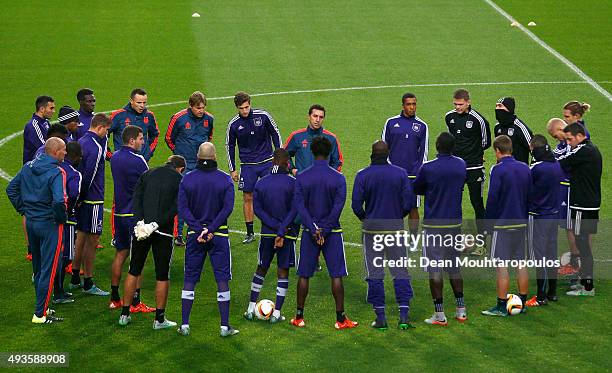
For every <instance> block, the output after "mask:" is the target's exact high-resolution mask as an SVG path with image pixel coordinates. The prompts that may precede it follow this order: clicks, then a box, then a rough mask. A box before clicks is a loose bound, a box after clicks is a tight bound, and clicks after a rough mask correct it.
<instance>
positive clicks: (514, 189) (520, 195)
mask: <svg viewBox="0 0 612 373" xmlns="http://www.w3.org/2000/svg"><path fill="white" fill-rule="evenodd" d="M530 187H531V172H530V170H529V166H527V165H526V164H525V163H523V162H519V161H517V160H516V159H514V158H513V157H512V156H508V157H503V158H502V159H501V160H500V161H499V163H498V164H496V165H495V166H493V167H491V179H490V181H489V194H488V197H487V207H486V211H487V214H486V218H487V219H489V220H492V221H493V222H494V228H495V229H512V228H516V227H515V225H521V226H525V224H526V222H527V215H528V214H527V213H528V211H527V210H528V208H527V201H528V197H529V188H530Z"/></svg>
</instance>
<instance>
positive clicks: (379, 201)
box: [351, 158, 415, 317]
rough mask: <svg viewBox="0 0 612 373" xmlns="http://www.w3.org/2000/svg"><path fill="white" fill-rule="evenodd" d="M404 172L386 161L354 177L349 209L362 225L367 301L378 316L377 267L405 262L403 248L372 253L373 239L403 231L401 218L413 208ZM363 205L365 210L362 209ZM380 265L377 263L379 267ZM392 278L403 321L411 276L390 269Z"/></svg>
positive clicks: (381, 302) (381, 296)
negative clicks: (350, 208) (383, 263)
mask: <svg viewBox="0 0 612 373" xmlns="http://www.w3.org/2000/svg"><path fill="white" fill-rule="evenodd" d="M407 176H408V175H407V174H406V171H405V170H404V169H403V168H400V167H397V166H394V165H391V164H389V162H388V161H387V159H386V158H382V159H373V160H372V164H371V165H370V166H368V167H366V168H364V169H362V170H360V171H359V172H358V173H357V175H356V176H355V183H354V185H353V197H352V204H351V207H352V209H353V212H354V213H355V215H356V216H357V217H358V218H359V220H362V221H363V230H364V233H363V245H364V261H365V267H366V272H367V274H366V279H365V280H366V281H367V283H368V293H367V300H368V303H370V304H371V305H372V307H373V308H374V311H375V312H376V313H377V315H378V314H380V313H381V312H384V311H382V310H384V308H385V286H384V282H383V281H384V277H385V271H384V267H380V263H382V260H383V259H384V258H385V257H386V258H387V259H389V260H396V261H397V260H405V259H406V258H407V253H406V249H405V248H404V247H403V245H400V246H397V245H395V244H394V245H392V246H386V245H385V247H384V249H385V250H375V249H374V245H373V244H374V236H375V235H376V234H377V233H378V234H382V233H384V232H387V233H388V232H392V231H399V230H402V229H403V226H404V221H403V218H404V217H405V216H406V215H408V213H409V212H410V210H411V209H412V208H414V207H415V206H414V204H413V199H412V186H411V183H410V181H409V180H408V177H407ZM364 204H365V210H364V208H363V206H364ZM379 262H380V263H379ZM389 271H390V273H391V276H392V277H393V286H394V289H395V298H396V301H397V303H398V304H399V308H400V313H401V317H406V316H407V313H408V309H409V303H410V299H411V298H412V295H413V292H412V286H411V284H410V276H409V274H408V270H407V269H406V268H405V267H399V268H395V267H393V268H389Z"/></svg>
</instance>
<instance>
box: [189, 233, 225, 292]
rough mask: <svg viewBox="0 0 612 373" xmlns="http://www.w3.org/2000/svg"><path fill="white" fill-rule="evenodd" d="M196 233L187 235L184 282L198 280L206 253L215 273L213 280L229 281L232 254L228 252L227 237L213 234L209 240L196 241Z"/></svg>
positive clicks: (195, 281)
mask: <svg viewBox="0 0 612 373" xmlns="http://www.w3.org/2000/svg"><path fill="white" fill-rule="evenodd" d="M197 238H198V235H197V234H196V233H191V234H188V235H187V247H186V249H185V282H190V283H193V284H195V283H197V282H200V275H201V274H202V268H203V267H204V260H205V259H206V256H207V255H208V256H209V257H210V264H211V265H212V269H213V272H214V274H215V281H217V282H222V281H229V280H231V279H232V254H231V252H230V243H229V237H225V236H218V235H215V236H214V237H213V239H212V240H211V241H208V242H206V243H204V244H201V243H198V241H197Z"/></svg>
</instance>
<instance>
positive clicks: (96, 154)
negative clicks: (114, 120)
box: [78, 131, 108, 204]
mask: <svg viewBox="0 0 612 373" xmlns="http://www.w3.org/2000/svg"><path fill="white" fill-rule="evenodd" d="M107 142H108V138H106V137H104V138H101V137H98V135H96V134H95V133H94V132H92V131H87V133H85V134H84V135H83V137H81V138H80V139H79V144H81V150H82V152H83V158H82V159H81V163H80V164H79V168H78V170H79V171H80V172H81V175H83V182H82V183H81V195H80V196H79V199H80V200H81V201H84V202H85V203H91V204H103V203H104V152H105V150H106V146H107Z"/></svg>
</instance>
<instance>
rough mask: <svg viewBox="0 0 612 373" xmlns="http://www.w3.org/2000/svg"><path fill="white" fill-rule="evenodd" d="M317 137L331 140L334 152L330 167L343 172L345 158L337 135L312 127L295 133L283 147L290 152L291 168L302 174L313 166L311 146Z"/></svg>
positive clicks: (330, 157)
mask: <svg viewBox="0 0 612 373" xmlns="http://www.w3.org/2000/svg"><path fill="white" fill-rule="evenodd" d="M315 137H325V138H326V139H328V140H329V142H330V143H331V144H332V151H331V153H330V154H329V165H330V166H331V167H332V168H334V169H336V170H338V171H342V164H343V163H344V157H343V156H342V150H340V142H339V141H338V138H337V137H336V135H334V134H333V133H331V132H330V131H328V130H326V129H324V128H323V127H321V128H319V129H318V130H313V129H312V128H310V126H308V127H306V128H301V129H299V130H297V131H293V132H292V133H291V135H289V137H288V138H287V142H285V145H283V148H285V149H286V150H287V152H289V157H290V159H289V162H290V165H291V168H292V169H294V168H295V169H297V171H298V172H301V171H302V170H305V169H307V168H308V167H310V166H312V163H313V162H314V156H313V155H312V151H310V144H311V143H312V140H314V138H315ZM292 158H293V159H292Z"/></svg>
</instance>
